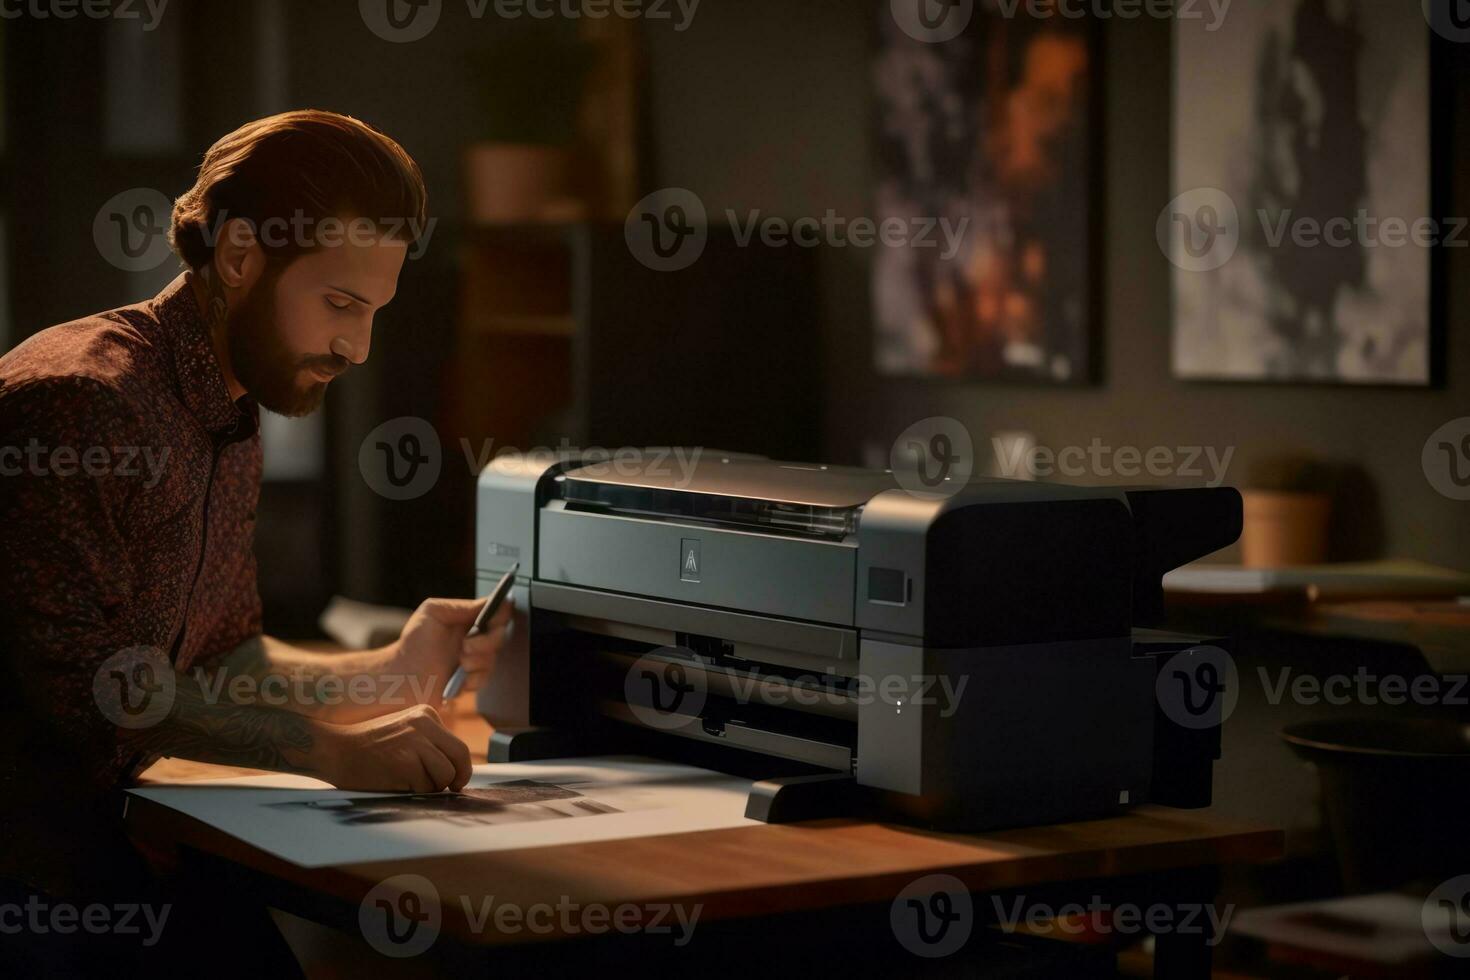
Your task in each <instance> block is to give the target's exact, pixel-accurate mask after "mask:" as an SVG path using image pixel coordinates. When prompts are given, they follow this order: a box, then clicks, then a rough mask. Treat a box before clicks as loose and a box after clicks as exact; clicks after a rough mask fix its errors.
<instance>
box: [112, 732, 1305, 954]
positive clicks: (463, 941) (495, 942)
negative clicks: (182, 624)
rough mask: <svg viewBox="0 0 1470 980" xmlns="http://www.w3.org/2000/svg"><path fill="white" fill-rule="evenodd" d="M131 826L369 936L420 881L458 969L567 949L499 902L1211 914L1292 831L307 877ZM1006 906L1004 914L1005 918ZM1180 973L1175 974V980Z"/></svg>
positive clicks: (1147, 829) (756, 831)
mask: <svg viewBox="0 0 1470 980" xmlns="http://www.w3.org/2000/svg"><path fill="white" fill-rule="evenodd" d="M477 722H479V719H475V718H458V719H456V720H455V727H456V729H457V730H459V731H461V732H462V733H464V735H465V736H466V741H467V742H468V743H469V744H471V745H472V746H476V747H477V748H481V751H483V748H482V747H483V746H484V745H485V744H486V739H485V738H484V737H481V733H480V730H479V729H483V730H484V731H488V729H484V726H483V722H479V729H477V728H476V723H477ZM471 733H473V734H471ZM481 758H483V756H481ZM224 772H231V773H233V774H238V773H239V770H222V769H220V768H219V767H207V768H206V767H199V766H197V765H194V764H188V763H184V764H179V763H174V762H170V761H165V762H163V763H160V764H159V765H157V766H155V767H154V768H152V769H150V770H149V771H148V773H146V774H145V779H147V780H149V781H160V780H168V781H172V780H174V779H176V778H179V777H184V778H202V777H205V776H209V775H220V774H222V773H224ZM128 824H129V828H130V832H131V833H132V834H133V836H134V837H135V838H137V839H139V840H140V842H141V843H143V844H144V845H145V846H147V847H148V849H150V850H156V849H158V848H160V847H162V848H178V849H181V853H182V854H183V855H185V857H186V859H187V858H190V857H192V859H193V860H196V861H200V862H202V863H201V873H206V874H208V875H210V876H211V880H219V881H220V883H221V884H220V887H225V884H224V881H225V880H226V877H228V880H230V881H231V884H230V885H229V887H245V888H251V889H254V890H256V891H257V892H258V893H259V894H260V896H261V897H262V899H263V900H264V901H266V902H267V903H268V904H270V905H273V906H275V907H277V908H283V909H286V910H288V911H291V912H294V913H296V914H299V915H303V916H305V917H307V918H310V919H314V920H316V921H318V922H324V923H327V924H331V925H336V926H338V927H340V928H343V929H345V930H346V931H355V930H356V929H357V921H358V920H357V913H358V908H359V906H360V904H361V903H362V901H363V899H364V896H366V895H367V894H368V892H369V891H370V890H371V889H372V888H373V887H374V886H376V885H377V884H378V883H380V882H382V881H383V880H385V879H387V878H391V877H393V876H395V875H401V874H416V875H422V876H424V877H425V878H427V879H428V880H429V881H431V882H432V883H433V885H434V888H435V890H436V891H437V893H438V895H439V898H440V906H441V908H442V914H443V924H442V927H441V929H442V931H441V934H440V935H441V938H440V939H439V940H438V944H439V946H441V947H442V946H446V945H447V946H457V947H459V950H458V951H457V952H456V953H455V955H458V956H462V955H464V954H465V951H467V950H470V949H472V948H474V947H484V946H504V945H507V944H518V943H527V942H536V941H540V940H546V939H554V938H558V937H563V938H565V933H564V931H563V930H562V929H561V923H559V922H558V923H556V924H554V925H553V927H552V929H551V931H549V932H547V933H542V934H535V935H533V934H531V933H530V932H529V931H527V930H525V929H522V930H521V931H520V932H518V933H516V934H514V935H506V934H502V933H500V932H498V931H496V930H495V929H494V928H480V929H476V928H474V927H473V925H472V923H471V921H470V920H469V918H468V917H467V916H466V914H465V913H466V908H465V904H464V902H465V901H468V903H469V908H471V909H478V908H480V907H481V905H480V902H481V900H482V899H483V898H484V897H486V896H494V899H495V901H496V902H497V903H500V904H505V903H511V904H515V905H518V906H520V907H521V908H530V907H533V906H538V905H550V906H556V905H557V903H559V902H560V903H564V904H566V903H571V904H575V905H578V906H581V907H584V908H585V907H587V906H603V907H608V908H613V907H617V906H625V905H632V906H639V907H641V908H647V907H650V906H658V905H674V904H678V905H681V906H684V907H692V906H696V905H698V906H701V907H702V910H701V913H700V919H699V921H700V922H701V923H708V922H713V921H720V920H740V919H750V918H751V917H758V916H771V915H777V914H788V913H802V912H808V913H809V912H817V911H820V910H838V909H844V908H849V907H857V906H865V905H866V906H868V907H869V909H870V910H880V911H881V912H882V916H881V917H882V918H884V919H886V914H887V908H888V905H889V904H890V903H892V902H893V900H894V899H895V897H896V896H897V895H898V893H899V892H900V891H902V890H903V889H904V888H905V887H906V886H908V885H909V884H911V883H912V882H914V881H915V880H916V879H918V878H920V877H923V876H925V875H930V874H946V875H952V876H954V877H955V878H957V879H959V881H960V882H962V883H963V885H964V886H965V887H966V888H968V889H969V890H970V891H971V892H974V893H981V895H982V896H983V898H977V899H976V900H975V901H974V914H975V916H976V917H977V919H978V920H979V921H981V922H984V921H986V920H993V919H994V914H993V909H998V908H1002V907H1009V903H1011V902H1013V901H1014V896H1022V897H1024V898H1025V899H1026V900H1027V901H1030V902H1046V903H1048V904H1049V905H1050V907H1053V908H1056V907H1058V904H1057V903H1060V902H1062V901H1079V902H1081V903H1082V904H1084V905H1085V904H1086V903H1087V902H1088V901H1089V900H1090V899H1091V898H1092V897H1094V896H1108V895H1114V896H1119V898H1118V899H1117V901H1134V902H1137V903H1138V904H1140V905H1146V904H1149V903H1158V902H1165V903H1176V904H1186V903H1209V902H1211V901H1212V900H1213V896H1214V892H1215V889H1216V879H1215V869H1217V868H1218V867H1219V866H1221V865H1226V864H1235V863H1251V862H1263V861H1269V860H1272V859H1274V858H1276V857H1278V856H1280V855H1281V853H1282V849H1283V838H1282V834H1281V833H1280V832H1279V831H1274V830H1263V829H1259V828H1253V827H1248V826H1242V825H1237V824H1229V823H1225V822H1222V821H1220V820H1218V819H1214V818H1211V817H1210V816H1208V815H1206V814H1202V813H1200V812H1191V811H1182V810H1170V809H1167V808H1156V807H1141V808H1139V809H1138V810H1136V811H1134V812H1132V813H1130V814H1128V815H1127V816H1123V817H1118V818H1113V819H1106V820H1096V821H1088V822H1081V823H1074V824H1062V825H1056V826H1049V827H1036V828H1026V829H1020V830H1008V831H1001V832H993V833H986V834H978V835H963V834H947V833H936V832H929V831H924V830H919V829H914V828H910V827H903V826H898V825H889V824H880V823H872V822H867V821H861V820H820V821H811V822H806V823H801V824H787V825H761V826H757V827H740V828H733V829H727V830H715V831H706V832H701V833H694V834H681V835H672V836H664V837H653V838H641V839H634V840H618V841H603V842H596V843H586V844H572V845H565V846H558V847H541V848H533V849H529V850H524V851H497V852H489V853H480V854H466V855H458V856H452V857H436V858H428V859H423V860H415V861H387V862H373V863H367V864H353V865H343V866H337V867H330V868H301V867H298V866H296V865H293V864H290V863H288V862H285V861H282V860H280V859H279V858H275V857H273V856H271V855H269V854H266V853H264V852H262V851H259V850H257V849H255V848H252V847H249V846H247V845H245V844H243V843H241V842H240V841H238V840H236V839H235V838H232V837H229V836H227V835H225V834H223V833H221V832H220V831H217V830H215V829H214V828H212V827H210V826H207V825H205V824H203V823H200V822H199V821H196V820H194V819H193V818H190V817H186V816H184V815H183V814H180V813H178V812H177V811H174V810H170V809H168V808H167V807H164V806H161V805H158V804H155V803H151V802H149V801H147V800H143V799H139V798H133V799H132V800H131V801H130V803H129V808H128ZM1001 896H1004V898H1001ZM1065 896H1069V897H1065ZM1129 896H1132V897H1131V898H1130V897H1129ZM992 897H994V898H995V899H996V900H999V901H1003V902H1004V903H1005V904H1004V905H996V904H994V902H993V901H992ZM869 918H873V916H869ZM852 921H853V922H856V921H858V919H857V918H856V917H855V918H854V919H853V920H852ZM848 928H850V926H849V927H848ZM771 931H772V932H776V933H777V938H780V939H782V940H783V941H784V939H785V938H786V937H785V935H784V933H781V932H780V931H779V930H771ZM977 931H983V930H977ZM445 937H448V938H447V939H446V938H445ZM1159 958H1160V959H1159V966H1158V969H1159V971H1160V972H1159V975H1160V976H1163V975H1168V976H1180V975H1184V974H1186V973H1189V974H1194V975H1205V976H1207V975H1208V962H1209V949H1208V947H1206V946H1204V945H1203V943H1202V941H1201V942H1199V943H1195V942H1193V941H1192V940H1191V939H1190V938H1189V937H1183V936H1178V935H1169V936H1162V935H1161V936H1160V941H1159ZM1166 960H1172V961H1173V966H1170V967H1168V968H1167V970H1168V972H1167V973H1166V972H1165V970H1166V966H1165V962H1166ZM760 962H761V961H759V960H758V961H756V965H758V964H759V963H760ZM912 962H913V964H914V965H915V967H916V968H917V967H918V966H922V965H923V963H924V961H921V960H919V959H918V958H917V957H914V958H912ZM1201 964H1202V965H1203V973H1199V972H1198V971H1199V969H1200V966H1201Z"/></svg>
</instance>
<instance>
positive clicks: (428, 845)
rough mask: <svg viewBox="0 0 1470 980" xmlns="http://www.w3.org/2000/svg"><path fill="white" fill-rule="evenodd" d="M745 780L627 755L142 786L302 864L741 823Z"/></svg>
mask: <svg viewBox="0 0 1470 980" xmlns="http://www.w3.org/2000/svg"><path fill="white" fill-rule="evenodd" d="M750 786H751V783H750V780H745V779H736V778H735V777H733V776H727V775H725V774H723V773H716V772H711V771H710V770H707V769H699V768H696V767H693V766H683V765H675V764H672V763H665V762H658V761H655V760H652V759H643V758H638V757H633V756H601V757H594V758H581V759H553V760H548V761H545V762H526V763H490V764H483V765H478V766H476V767H475V773H474V776H473V778H471V780H470V782H469V785H468V786H466V787H465V789H464V791H463V793H461V794H448V793H435V794H427V795H419V796H415V795H412V794H394V793H363V792H355V791H351V790H340V789H333V788H332V787H331V786H329V785H328V784H326V783H324V782H322V781H321V780H318V779H312V778H310V777H308V776H290V775H271V776H248V777H241V778H236V779H211V780H199V781H196V782H189V783H178V784H172V785H158V786H146V787H139V788H137V789H132V790H129V792H130V793H132V794H134V795H137V796H141V797H144V798H145V799H149V800H153V801H155V802H157V803H161V804H163V805H164V806H167V807H170V808H172V809H175V810H178V811H180V812H182V813H186V814H188V815H189V816H191V817H194V818H196V819H198V820H202V821H204V822H205V823H207V824H210V825H211V826H213V827H217V828H218V829H220V830H222V831H224V832H225V833H227V834H230V835H232V836H234V837H238V838H239V839H240V840H242V841H244V842H245V843H247V844H250V845H252V846H254V847H258V848H260V849H261V850H263V851H267V852H269V853H271V854H274V855H275V856H277V857H280V858H284V859H285V860H287V861H290V862H292V863H294V864H299V865H302V866H303V867H308V868H318V867H323V866H325V865H335V864H352V863H357V862H361V861H389V860H401V859H405V858H418V857H432V856H436V855H443V854H465V853H469V852H472V851H499V850H509V849H513V848H525V847H547V846H551V845H556V844H574V843H583V842H587V841H602V840H618V839H622V838H628V837H650V836H654V835H658V834H679V833H689V832H692V831H698V830H718V829H721V828H725V827H739V826H743V825H746V824H754V823H756V821H754V820H747V819H746V818H745V801H746V797H747V796H748V794H749V793H750Z"/></svg>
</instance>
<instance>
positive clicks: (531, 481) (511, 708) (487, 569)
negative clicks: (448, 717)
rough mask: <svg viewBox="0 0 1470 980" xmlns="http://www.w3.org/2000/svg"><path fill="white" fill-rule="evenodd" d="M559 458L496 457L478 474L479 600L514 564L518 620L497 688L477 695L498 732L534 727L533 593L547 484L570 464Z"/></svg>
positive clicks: (500, 659) (500, 663) (498, 668)
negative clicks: (539, 523)
mask: <svg viewBox="0 0 1470 980" xmlns="http://www.w3.org/2000/svg"><path fill="white" fill-rule="evenodd" d="M568 462H569V460H567V459H566V458H564V457H557V456H555V455H550V454H544V455H531V454H507V455H504V456H498V457H496V458H495V459H493V460H491V461H490V463H489V464H488V465H487V466H486V467H485V469H484V470H483V471H482V472H481V474H480V479H479V484H478V487H477V488H476V491H475V493H476V501H475V503H476V506H475V595H479V596H483V595H485V594H487V593H488V592H489V591H490V590H491V589H492V588H494V587H495V583H496V581H497V580H498V579H499V578H500V577H501V576H502V575H503V574H505V572H506V570H507V569H509V568H510V566H511V564H512V563H514V562H519V563H520V571H519V572H518V573H517V575H516V584H515V586H514V587H513V588H512V589H511V600H512V601H513V602H514V603H515V616H514V619H512V621H511V627H510V631H509V633H508V634H507V635H506V642H505V645H504V646H503V647H501V650H500V653H499V655H498V656H497V658H496V665H495V683H493V684H486V685H484V686H483V687H481V688H480V689H479V691H478V692H477V693H476V699H475V707H476V709H477V710H478V711H479V713H480V714H482V715H484V716H485V717H486V718H489V719H490V721H491V722H492V723H494V724H495V725H497V726H522V725H529V724H530V723H531V719H530V713H531V593H530V583H531V579H532V578H533V577H534V574H535V563H536V533H537V517H538V511H539V508H540V494H541V488H542V486H543V481H544V480H547V479H550V478H551V477H552V476H554V475H555V474H556V473H557V472H559V471H560V470H561V469H562V468H563V467H564V466H565V465H567V463H568Z"/></svg>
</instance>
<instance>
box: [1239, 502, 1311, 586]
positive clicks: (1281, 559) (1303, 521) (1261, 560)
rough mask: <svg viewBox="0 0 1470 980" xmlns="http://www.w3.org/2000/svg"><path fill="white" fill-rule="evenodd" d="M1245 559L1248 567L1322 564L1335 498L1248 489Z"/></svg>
mask: <svg viewBox="0 0 1470 980" xmlns="http://www.w3.org/2000/svg"><path fill="white" fill-rule="evenodd" d="M1240 496H1241V500H1242V503H1243V505H1244V515H1243V516H1244V523H1243V526H1242V528H1241V534H1240V550H1241V560H1242V562H1243V564H1245V566H1246V567H1247V568H1280V567H1283V566H1286V565H1320V564H1321V563H1322V562H1324V561H1326V560H1327V519H1328V517H1329V516H1330V514H1331V511H1332V498H1331V497H1329V496H1328V495H1327V494H1325V493H1299V492H1291V491H1279V490H1244V491H1242V492H1241V495H1240Z"/></svg>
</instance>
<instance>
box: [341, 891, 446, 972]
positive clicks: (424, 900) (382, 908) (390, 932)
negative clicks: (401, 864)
mask: <svg viewBox="0 0 1470 980" xmlns="http://www.w3.org/2000/svg"><path fill="white" fill-rule="evenodd" d="M442 918H443V912H442V910H441V909H440V906H439V890H438V889H437V888H435V887H434V883H433V882H432V881H430V880H429V879H428V878H425V877H424V876H423V875H414V874H403V875H394V876H393V877H391V878H385V879H383V880H382V881H380V882H378V883H377V885H375V886H374V887H373V889H372V890H371V891H369V892H368V893H367V894H366V895H364V896H363V899H362V904H361V905H359V906H358V909H357V925H358V928H359V929H361V930H362V937H363V938H364V939H366V940H367V943H368V945H369V946H371V947H372V948H373V949H375V950H377V951H378V952H379V953H381V954H383V955H384V956H391V957H394V958H395V959H403V958H406V957H409V956H418V955H419V954H420V953H423V952H426V951H427V950H428V948H429V947H430V946H432V945H434V940H436V939H438V938H439V927H440V925H441V924H442Z"/></svg>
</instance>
